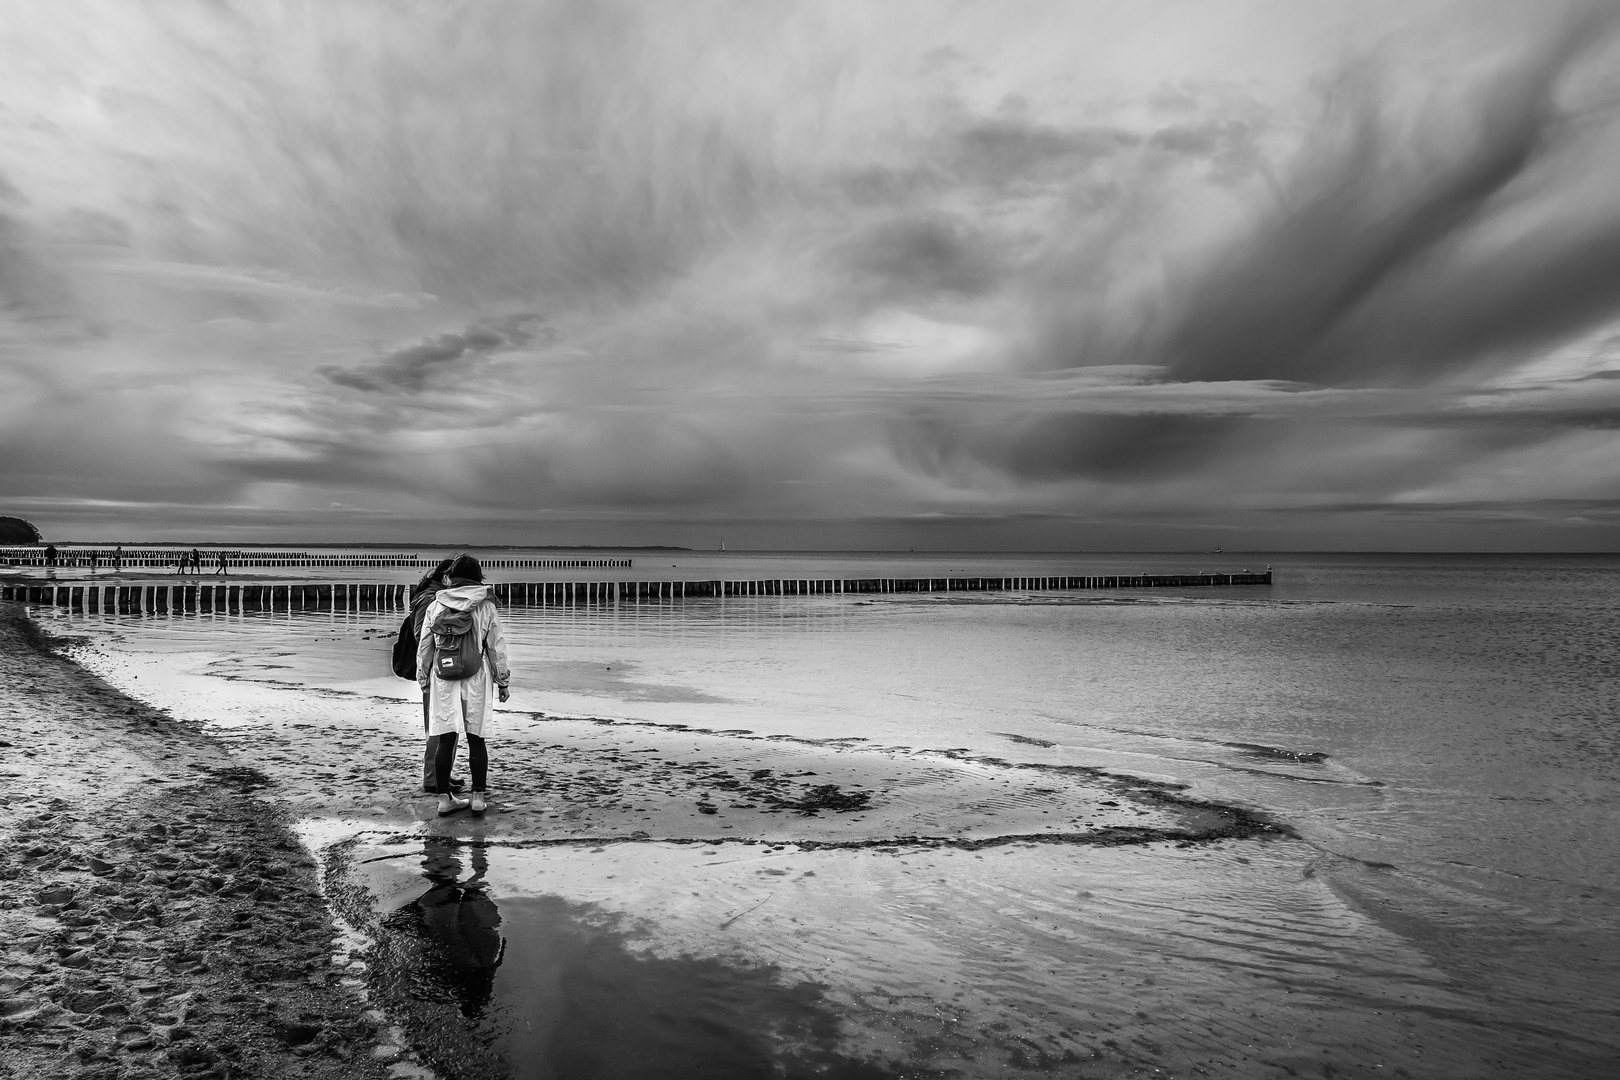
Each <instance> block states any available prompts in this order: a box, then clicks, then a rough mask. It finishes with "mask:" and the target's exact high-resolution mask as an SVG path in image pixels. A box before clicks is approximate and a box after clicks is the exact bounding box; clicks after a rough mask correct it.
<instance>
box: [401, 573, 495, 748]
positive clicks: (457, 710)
mask: <svg viewBox="0 0 1620 1080" xmlns="http://www.w3.org/2000/svg"><path fill="white" fill-rule="evenodd" d="M492 592H493V590H492V589H491V588H490V587H489V586H488V585H455V586H452V587H450V588H448V589H440V590H439V594H438V595H437V596H436V597H434V598H433V603H431V604H429V605H428V609H427V612H426V613H425V614H424V615H423V617H422V634H421V639H420V640H419V641H418V642H417V645H416V671H417V679H416V681H417V682H418V683H419V684H420V685H421V687H422V689H423V690H431V691H432V693H431V694H430V695H429V697H428V705H429V708H428V713H429V722H428V734H429V735H443V734H445V733H446V732H450V731H459V730H466V731H469V732H471V733H472V734H474V735H484V734H485V733H486V732H487V730H488V724H489V721H490V718H491V717H492V716H493V715H494V712H495V687H496V686H497V685H504V684H505V683H506V682H507V681H508V680H510V679H511V677H512V672H511V668H510V667H509V666H508V662H507V657H506V633H505V631H504V630H503V629H502V628H501V617H500V612H498V611H497V610H496V609H495V602H494V601H493V600H492V599H490V596H491V593H492ZM486 601H487V603H486ZM469 608H471V609H472V612H473V618H474V619H475V620H476V623H475V631H474V632H475V633H477V635H478V640H479V641H480V642H481V643H482V645H483V653H484V663H483V666H482V667H480V668H479V670H478V673H477V674H476V675H474V676H472V677H471V678H467V679H454V680H449V681H446V680H442V679H440V678H439V676H438V674H437V673H435V672H434V671H433V633H432V626H433V621H434V620H435V619H437V618H438V616H439V612H441V611H444V610H446V609H449V610H450V611H466V610H468V609H469ZM492 665H493V670H492V669H491V666H492Z"/></svg>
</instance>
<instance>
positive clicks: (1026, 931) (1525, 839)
mask: <svg viewBox="0 0 1620 1080" xmlns="http://www.w3.org/2000/svg"><path fill="white" fill-rule="evenodd" d="M1279 569H1283V568H1282V567H1279ZM1490 571H1491V578H1490V580H1489V582H1488V586H1489V588H1485V587H1484V586H1482V585H1480V584H1479V583H1478V581H1477V580H1476V579H1477V578H1478V576H1479V568H1478V567H1477V566H1475V565H1472V564H1467V563H1464V564H1462V565H1460V566H1455V565H1437V564H1434V563H1428V564H1421V565H1415V566H1410V567H1405V568H1402V567H1399V566H1397V567H1390V566H1387V565H1386V566H1376V567H1370V568H1369V567H1367V566H1365V565H1360V566H1358V565H1350V566H1346V565H1344V564H1342V563H1341V564H1331V563H1324V564H1318V565H1316V566H1314V567H1308V568H1307V567H1302V568H1299V569H1297V570H1296V571H1295V573H1294V575H1293V577H1292V579H1291V580H1292V581H1293V583H1294V584H1293V585H1292V587H1291V588H1292V590H1293V591H1292V592H1290V591H1289V587H1287V586H1285V587H1283V588H1280V589H1278V590H1274V591H1273V593H1272V594H1271V597H1270V598H1269V599H1266V598H1256V597H1248V596H1230V597H1226V596H1219V595H1213V594H1210V593H1208V592H1205V593H1203V594H1202V595H1190V594H1189V595H1187V596H1175V595H1163V594H1160V595H1158V596H1147V595H1142V596H1136V597H1128V596H1121V597H1117V598H1113V599H1111V600H1109V599H1104V600H1102V601H1100V602H1099V599H1098V598H1096V597H1052V596H1001V595H998V596H994V597H975V598H966V599H964V598H961V597H956V598H951V599H948V600H947V599H945V598H928V597H922V598H894V599H881V600H878V601H877V602H872V600H871V599H860V600H858V599H855V598H831V597H828V598H803V599H799V598H752V599H746V600H727V601H724V602H723V603H722V602H714V601H705V602H696V603H694V602H687V603H685V604H660V605H639V606H626V607H622V608H619V609H545V610H538V611H523V610H514V611H511V612H509V613H508V614H509V618H510V620H511V623H512V626H513V638H514V641H515V643H516V646H515V650H514V651H515V656H514V668H515V669H516V671H517V673H518V674H517V680H516V687H515V688H516V693H515V694H514V700H513V702H512V705H511V707H510V709H509V711H506V712H503V714H502V715H501V717H500V727H499V729H498V730H497V733H496V736H495V738H496V741H495V743H494V759H493V781H492V786H493V787H494V794H495V807H494V810H493V811H492V812H491V814H490V815H488V816H487V817H486V818H484V819H483V820H482V821H473V820H471V819H448V820H445V821H440V820H438V819H436V818H435V817H434V816H433V815H432V814H431V803H430V802H429V801H427V800H424V799H421V798H419V797H416V796H414V795H413V793H412V792H411V790H410V787H411V781H412V780H413V779H414V777H415V769H416V768H417V767H418V764H419V758H418V756H417V754H418V747H417V743H416V741H415V736H416V732H417V731H418V730H419V729H417V728H415V726H414V725H415V724H416V723H418V719H417V715H416V714H415V713H414V711H413V709H412V705H411V702H410V701H409V700H408V699H409V689H410V687H409V685H408V684H405V683H402V682H399V681H398V680H394V679H392V678H391V677H389V676H387V675H386V674H384V672H385V670H386V665H385V662H384V656H385V655H386V649H387V646H388V644H389V640H388V637H387V635H388V633H389V632H391V631H392V629H393V627H392V625H389V624H388V623H387V622H386V621H384V620H383V617H382V616H380V615H376V614H372V613H358V614H345V613H336V614H324V613H323V614H320V615H288V614H285V613H283V614H274V615H272V614H264V615H250V616H246V617H244V616H205V617H204V616H176V617H168V618H163V617H159V618H148V619H129V618H125V619H117V618H102V617H89V618H86V617H82V616H80V617H73V616H66V615H52V616H49V618H50V619H51V620H52V623H53V628H54V629H57V630H58V632H72V633H82V634H87V635H88V637H89V638H90V642H91V644H90V646H89V647H87V648H86V649H83V650H81V654H82V656H83V658H84V660H85V662H86V663H88V664H90V665H91V666H92V667H95V668H96V669H97V670H98V671H101V672H102V673H103V674H105V675H106V676H107V677H108V678H109V679H110V680H112V681H113V682H114V683H115V684H117V685H119V686H120V687H121V688H124V689H126V690H129V691H130V692H132V693H134V694H136V695H138V696H141V697H143V698H145V699H147V700H149V701H153V702H155V703H157V704H161V705H165V706H167V707H169V708H171V709H172V710H174V711H175V712H176V713H177V714H179V715H184V716H191V717H196V718H198V719H200V720H203V721H204V722H205V723H207V724H208V725H209V727H210V729H211V730H212V731H214V732H216V733H217V734H219V735H221V736H222V737H224V738H226V739H227V740H228V741H229V742H230V743H231V744H232V745H233V746H234V747H235V748H236V750H237V752H238V753H240V754H241V755H242V756H243V757H244V758H245V759H248V760H251V761H253V762H254V763H257V764H259V765H260V767H262V768H265V769H266V770H267V771H268V772H270V773H272V774H273V775H276V776H278V777H279V778H280V779H281V780H282V790H283V794H284V796H285V797H286V798H288V799H289V800H291V802H292V803H293V805H294V806H295V807H298V808H300V810H301V812H302V813H304V814H306V815H308V817H309V818H310V819H311V821H312V822H314V823H316V828H315V830H314V831H315V832H316V833H317V834H319V835H322V836H326V837H328V838H330V839H332V840H336V841H339V842H338V843H336V844H335V845H334V846H333V847H332V848H331V851H330V853H331V855H332V858H333V859H334V861H335V863H336V864H337V865H338V866H339V867H340V869H341V873H340V874H339V875H337V877H336V878H335V879H334V880H335V881H336V882H337V883H338V884H339V885H341V886H342V887H341V888H339V889H337V890H336V891H335V892H334V895H335V896H337V897H339V899H340V902H342V903H346V904H349V905H350V911H349V913H350V914H351V915H352V916H353V917H355V918H356V919H357V920H359V921H362V922H364V921H366V920H368V919H369V920H370V922H371V923H372V925H373V930H374V932H375V933H377V934H378V935H379V939H380V940H381V941H382V942H383V947H382V948H380V949H379V951H378V955H377V957H376V959H375V964H374V975H375V977H376V978H378V979H379V980H382V979H385V978H386V979H392V980H394V983H393V986H392V989H393V991H394V992H395V997H396V998H397V1000H398V1001H400V1002H401V1003H403V1004H402V1005H401V1007H402V1008H403V1009H404V1010H405V1011H407V1012H411V1014H412V1019H414V1021H415V1022H416V1023H417V1024H419V1025H422V1026H424V1027H428V1028H432V1029H433V1030H437V1031H440V1032H442V1033H443V1034H442V1035H441V1036H440V1037H441V1038H442V1039H443V1040H444V1042H443V1045H442V1046H441V1051H442V1052H443V1053H444V1054H446V1055H451V1054H453V1055H456V1059H457V1060H461V1061H463V1062H472V1063H474V1064H476V1062H479V1061H484V1062H486V1063H487V1064H488V1066H489V1069H490V1070H491V1071H493V1070H496V1069H497V1068H498V1067H500V1065H501V1063H502V1062H504V1063H506V1064H507V1065H515V1066H516V1069H515V1071H516V1074H517V1075H521V1076H548V1075H556V1076H563V1075H570V1073H571V1071H572V1072H573V1073H578V1072H579V1071H580V1070H581V1069H582V1068H583V1065H582V1063H585V1064H590V1063H591V1062H594V1063H595V1065H596V1066H599V1067H600V1068H602V1069H603V1070H605V1071H606V1072H608V1073H616V1074H620V1075H679V1074H680V1069H674V1070H673V1071H665V1072H660V1071H658V1070H659V1069H663V1068H665V1066H662V1065H656V1063H658V1062H666V1063H669V1062H673V1063H677V1064H679V1063H688V1064H690V1063H692V1062H696V1061H700V1060H701V1061H706V1062H710V1063H713V1064H714V1065H715V1068H716V1069H717V1073H716V1074H717V1075H736V1076H749V1075H772V1070H778V1071H785V1072H787V1073H788V1074H789V1075H793V1074H796V1073H805V1074H809V1073H812V1072H816V1071H818V1070H819V1071H820V1072H821V1073H822V1074H824V1075H840V1074H842V1075H852V1076H853V1075H878V1074H881V1070H884V1069H894V1070H901V1071H904V1070H907V1069H910V1070H913V1071H917V1070H921V1069H937V1070H943V1071H946V1072H947V1073H948V1072H950V1071H952V1070H957V1071H960V1072H962V1073H965V1074H967V1075H982V1074H985V1073H988V1072H991V1071H994V1072H996V1073H998V1074H1000V1075H1006V1074H1013V1075H1016V1074H1018V1073H1019V1072H1020V1071H1021V1070H1028V1071H1031V1072H1033V1071H1036V1070H1039V1069H1040V1068H1043V1067H1051V1066H1054V1065H1057V1064H1060V1063H1068V1064H1067V1065H1066V1066H1065V1067H1066V1068H1072V1069H1078V1070H1082V1071H1083V1072H1085V1074H1087V1075H1092V1074H1096V1075H1109V1074H1112V1073H1126V1072H1130V1071H1132V1070H1143V1069H1153V1068H1158V1069H1162V1070H1164V1071H1165V1072H1166V1073H1168V1074H1171V1075H1179V1074H1188V1075H1192V1074H1195V1073H1197V1072H1198V1071H1199V1070H1202V1072H1203V1074H1214V1075H1230V1076H1265V1075H1279V1076H1280V1075H1289V1074H1290V1072H1295V1073H1300V1074H1304V1075H1324V1070H1336V1074H1337V1075H1357V1074H1367V1075H1371V1074H1372V1073H1373V1072H1380V1073H1381V1074H1383V1075H1394V1074H1396V1073H1395V1070H1398V1069H1405V1070H1407V1071H1408V1072H1409V1073H1410V1074H1411V1075H1414V1076H1426V1077H1427V1076H1457V1077H1473V1076H1491V1075H1513V1074H1521V1073H1525V1074H1536V1075H1541V1076H1580V1075H1591V1071H1590V1070H1591V1069H1592V1068H1593V1067H1594V1066H1595V1064H1596V1063H1600V1062H1603V1061H1606V1060H1609V1059H1611V1058H1612V1055H1613V1054H1614V1052H1615V1046H1614V1043H1613V1035H1612V1034H1611V1032H1612V1030H1613V1027H1612V1019H1613V1017H1612V1012H1613V1006H1612V1004H1610V1002H1611V1001H1612V989H1613V987H1614V986H1615V985H1616V975H1617V970H1616V949H1615V944H1616V941H1617V937H1616V933H1615V927H1616V919H1615V914H1616V888H1617V886H1620V878H1617V874H1616V865H1615V857H1614V855H1613V845H1612V844H1605V842H1603V839H1602V838H1603V837H1605V836H1607V837H1609V838H1610V839H1612V837H1613V836H1614V835H1615V834H1614V829H1613V826H1614V823H1615V821H1616V810H1615V803H1614V795H1613V785H1612V781H1613V778H1614V775H1615V770H1616V756H1615V747H1616V737H1617V736H1616V731H1615V728H1614V726H1613V725H1614V711H1613V693H1614V691H1613V689H1612V686H1610V685H1608V684H1606V683H1605V681H1604V678H1603V673H1604V672H1605V671H1606V670H1607V668H1606V665H1607V664H1608V663H1609V661H1608V660H1607V658H1606V656H1607V654H1606V652H1605V650H1606V649H1607V648H1608V647H1610V646H1612V644H1613V642H1614V641H1615V639H1616V635H1615V625H1614V623H1615V616H1614V614H1613V611H1614V605H1612V603H1608V601H1605V600H1604V599H1603V597H1604V596H1609V599H1610V600H1612V599H1613V598H1614V597H1613V596H1612V595H1610V594H1612V592H1613V591H1614V589H1615V584H1614V579H1615V574H1614V568H1613V567H1608V566H1602V565H1597V566H1595V565H1589V564H1576V565H1567V564H1560V565H1530V566H1518V567H1513V566H1509V567H1507V568H1505V569H1504V568H1500V567H1492V568H1490ZM1402 574H1405V575H1406V576H1407V578H1408V579H1409V580H1408V581H1407V583H1406V587H1405V588H1404V589H1402V588H1401V587H1400V582H1399V581H1398V580H1397V581H1394V582H1393V583H1392V580H1391V579H1392V578H1397V579H1398V578H1399V577H1400V576H1401V575H1402ZM1313 575H1314V576H1313ZM1285 580H1290V579H1288V578H1286V577H1285ZM1605 589H1607V590H1609V592H1608V593H1605V592H1604V590H1605ZM1397 594H1399V595H1401V596H1404V598H1405V602H1401V603H1396V602H1394V601H1395V600H1396V596H1397ZM1606 604H1607V608H1605V605H1606ZM1606 643H1607V644H1606ZM1575 748H1578V751H1579V752H1578V753H1574V754H1572V753H1568V752H1566V750H1568V749H1575ZM1099 773H1102V774H1106V775H1099ZM1172 784H1173V785H1186V787H1185V789H1179V791H1178V790H1177V789H1170V788H1166V787H1165V786H1164V785H1172ZM829 785H835V786H836V788H837V792H838V793H840V794H844V795H851V794H853V795H856V796H859V795H864V796H865V799H864V801H862V800H861V799H858V798H857V799H856V800H855V801H854V803H853V804H851V805H845V806H844V808H843V809H842V810H841V811H840V810H836V809H830V808H829V809H822V810H820V811H818V812H817V813H816V814H814V815H813V816H809V815H805V814H803V813H802V812H800V811H801V810H802V808H803V807H805V806H806V805H810V803H808V802H807V800H808V799H810V797H811V795H812V793H813V792H815V791H817V790H818V789H825V788H826V787H827V786H829ZM1166 791H1173V792H1176V797H1178V798H1188V799H1191V800H1195V801H1205V802H1210V803H1215V804H1220V805H1226V806H1237V807H1245V808H1249V809H1252V810H1255V811H1258V812H1260V813H1262V814H1264V815H1267V816H1269V817H1271V818H1272V819H1274V820H1276V821H1278V822H1280V823H1282V824H1284V825H1285V826H1287V827H1288V828H1289V829H1290V830H1292V831H1294V832H1296V833H1297V838H1289V837H1286V836H1277V835H1268V834H1265V833H1263V832H1261V833H1254V832H1253V831H1252V830H1251V831H1247V832H1245V831H1243V830H1238V835H1235V836H1233V837H1231V838H1225V839H1210V840H1203V841H1199V842H1196V843H1191V844H1190V845H1189V846H1178V843H1180V844H1186V843H1188V842H1187V841H1186V840H1185V839H1180V840H1178V839H1177V838H1178V837H1180V836H1183V835H1186V834H1187V833H1188V832H1189V831H1191V832H1193V833H1200V834H1208V833H1211V832H1218V831H1220V830H1219V829H1218V828H1213V827H1211V826H1212V822H1211V821H1210V820H1209V819H1207V818H1202V819H1200V818H1198V817H1197V815H1198V814H1200V813H1206V811H1203V810H1200V809H1198V808H1196V807H1192V808H1189V807H1187V806H1184V805H1177V804H1174V803H1167V802H1166V801H1165V800H1164V799H1163V798H1162V794H1163V793H1164V792H1166ZM773 798H774V799H775V800H776V802H775V803H773V802H771V800H772V799H773ZM1109 804H1112V805H1109ZM705 807H708V808H711V810H705ZM323 823H324V824H323ZM1215 824H1218V823H1215ZM1131 829H1135V830H1137V831H1136V833H1135V834H1134V835H1128V834H1127V832H1126V831H1127V830H1131ZM1007 837H1020V838H1021V839H1017V840H1014V841H1010V842H1001V841H1002V840H1004V839H1005V838H1007ZM1156 837H1168V839H1158V838H1156ZM1110 838H1130V839H1134V840H1136V841H1138V842H1134V843H1131V844H1128V845H1125V846H1113V845H1111V844H1108V843H1101V842H1098V841H1100V840H1106V839H1110ZM424 955H431V956H437V957H439V958H440V959H442V960H444V961H445V963H444V964H443V965H441V966H443V967H444V969H445V970H447V971H451V972H453V973H455V975H454V977H453V978H448V979H446V980H442V981H440V982H432V981H431V980H430V981H429V982H428V983H423V982H422V980H421V978H420V977H418V976H415V975H413V974H412V973H411V970H410V969H411V968H412V966H413V964H412V961H413V959H420V958H421V957H422V956H424ZM497 961H498V964H497ZM413 980H414V981H413ZM452 1021H455V1022H452ZM480 1055H483V1056H482V1057H481V1056H480ZM592 1055H595V1056H594V1057H593V1056H592ZM655 1065H656V1067H655ZM467 1067H468V1068H472V1067H474V1066H472V1065H469V1066H467ZM873 1070H879V1071H878V1072H874V1071H873ZM1327 1074H1333V1073H1332V1072H1329V1073H1327Z"/></svg>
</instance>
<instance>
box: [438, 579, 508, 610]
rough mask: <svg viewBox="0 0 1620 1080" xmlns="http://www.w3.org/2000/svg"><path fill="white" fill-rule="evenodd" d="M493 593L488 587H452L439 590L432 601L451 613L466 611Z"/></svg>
mask: <svg viewBox="0 0 1620 1080" xmlns="http://www.w3.org/2000/svg"><path fill="white" fill-rule="evenodd" d="M494 591H495V590H494V589H493V588H492V587H491V586H489V585H452V586H451V587H450V588H448V589H440V590H439V592H438V595H437V596H435V597H434V599H435V600H437V601H438V602H439V603H440V604H441V605H443V606H444V607H447V608H449V609H450V610H451V611H466V610H468V609H469V608H471V607H473V606H474V605H475V604H477V603H479V602H480V601H483V600H488V599H489V597H490V594H491V593H493V592H494Z"/></svg>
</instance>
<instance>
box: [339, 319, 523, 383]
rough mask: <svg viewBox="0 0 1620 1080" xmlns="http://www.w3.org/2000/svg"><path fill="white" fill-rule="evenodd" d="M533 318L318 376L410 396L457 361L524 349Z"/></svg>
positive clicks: (473, 329)
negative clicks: (501, 350) (497, 352)
mask: <svg viewBox="0 0 1620 1080" xmlns="http://www.w3.org/2000/svg"><path fill="white" fill-rule="evenodd" d="M537 318H538V317H537V316H514V317H512V318H509V319H506V320H504V321H503V322H501V323H499V324H496V325H494V326H469V327H467V329H465V330H463V331H461V332H460V333H456V334H439V335H438V336H436V337H431V338H428V339H426V340H425V341H421V342H419V343H417V344H415V345H407V346H406V347H405V348H403V349H398V350H396V351H394V352H392V353H389V354H388V355H387V356H385V357H383V358H382V359H381V360H379V361H377V362H376V363H374V364H361V365H356V366H354V367H347V368H341V367H334V366H330V365H328V366H325V367H322V368H320V369H319V370H320V373H321V374H322V375H324V376H325V377H326V378H327V379H329V380H331V381H332V382H334V383H337V384H338V385H339V386H347V387H349V388H351V389H354V390H364V391H367V392H372V393H407V394H414V393H419V392H420V391H422V390H424V389H426V388H427V386H428V384H429V382H430V381H433V380H435V379H439V378H441V377H444V376H445V374H446V373H448V372H454V371H455V370H456V367H455V365H456V363H457V361H461V360H465V359H467V358H469V357H476V356H479V355H481V354H484V353H490V352H494V351H495V350H497V349H503V348H510V347H514V346H519V345H525V344H527V343H528V342H529V341H531V340H532V339H533V334H532V332H531V330H530V329H529V328H530V326H531V324H532V323H533V322H534V321H535V320H536V319H537Z"/></svg>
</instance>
